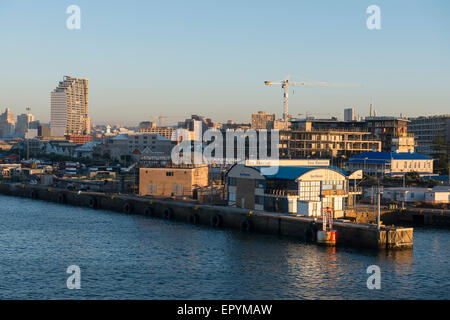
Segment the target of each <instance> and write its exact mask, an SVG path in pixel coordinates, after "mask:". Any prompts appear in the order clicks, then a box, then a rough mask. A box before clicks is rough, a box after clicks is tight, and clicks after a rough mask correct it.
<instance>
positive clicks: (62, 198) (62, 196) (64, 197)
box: [57, 193, 67, 204]
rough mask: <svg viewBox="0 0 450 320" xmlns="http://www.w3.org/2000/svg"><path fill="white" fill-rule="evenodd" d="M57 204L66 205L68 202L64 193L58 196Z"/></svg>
mask: <svg viewBox="0 0 450 320" xmlns="http://www.w3.org/2000/svg"><path fill="white" fill-rule="evenodd" d="M57 202H58V203H60V204H65V203H66V202H67V201H66V195H65V194H64V193H60V194H58V199H57Z"/></svg>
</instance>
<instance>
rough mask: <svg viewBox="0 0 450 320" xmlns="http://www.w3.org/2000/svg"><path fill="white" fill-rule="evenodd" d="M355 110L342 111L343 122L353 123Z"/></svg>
mask: <svg viewBox="0 0 450 320" xmlns="http://www.w3.org/2000/svg"><path fill="white" fill-rule="evenodd" d="M355 120H356V115H355V108H347V109H344V121H355Z"/></svg>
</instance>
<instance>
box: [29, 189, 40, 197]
mask: <svg viewBox="0 0 450 320" xmlns="http://www.w3.org/2000/svg"><path fill="white" fill-rule="evenodd" d="M30 198H31V199H38V198H39V195H38V192H37V191H36V190H33V191H31V193H30Z"/></svg>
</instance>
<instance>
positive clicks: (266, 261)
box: [0, 196, 450, 299]
mask: <svg viewBox="0 0 450 320" xmlns="http://www.w3.org/2000/svg"><path fill="white" fill-rule="evenodd" d="M414 238H415V239H414V240H415V244H414V249H413V250H407V251H397V252H388V253H386V252H381V253H380V252H377V251H370V250H360V249H346V248H337V249H334V248H323V247H318V246H316V245H313V244H305V243H301V242H297V241H295V240H292V239H286V238H279V237H276V236H270V235H254V234H250V235H248V234H243V233H241V232H239V231H231V230H213V229H211V228H209V227H205V226H194V225H190V224H185V223H180V222H171V221H165V220H160V219H151V218H146V217H141V216H127V215H124V214H119V213H115V212H108V211H94V210H91V209H86V208H78V207H70V206H61V205H58V204H53V203H47V202H42V201H32V200H29V199H22V198H15V197H5V196H0V275H1V278H0V298H1V299H110V298H114V299H449V298H450V271H449V270H450V231H447V230H423V229H417V228H416V229H415V234H414ZM73 264H76V265H78V266H80V268H81V289H80V290H69V289H67V287H66V280H67V277H68V276H69V275H68V274H66V269H67V267H68V266H70V265H73ZM374 264H375V265H378V266H379V267H380V268H381V273H382V274H381V290H369V289H367V286H366V281H367V278H368V276H369V275H368V274H367V273H366V269H367V267H368V266H370V265H374Z"/></svg>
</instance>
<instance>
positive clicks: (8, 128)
mask: <svg viewBox="0 0 450 320" xmlns="http://www.w3.org/2000/svg"><path fill="white" fill-rule="evenodd" d="M15 124H16V122H15V121H14V115H13V114H12V112H11V110H9V108H6V110H5V112H4V113H2V114H0V137H6V136H9V135H14V126H15Z"/></svg>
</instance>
